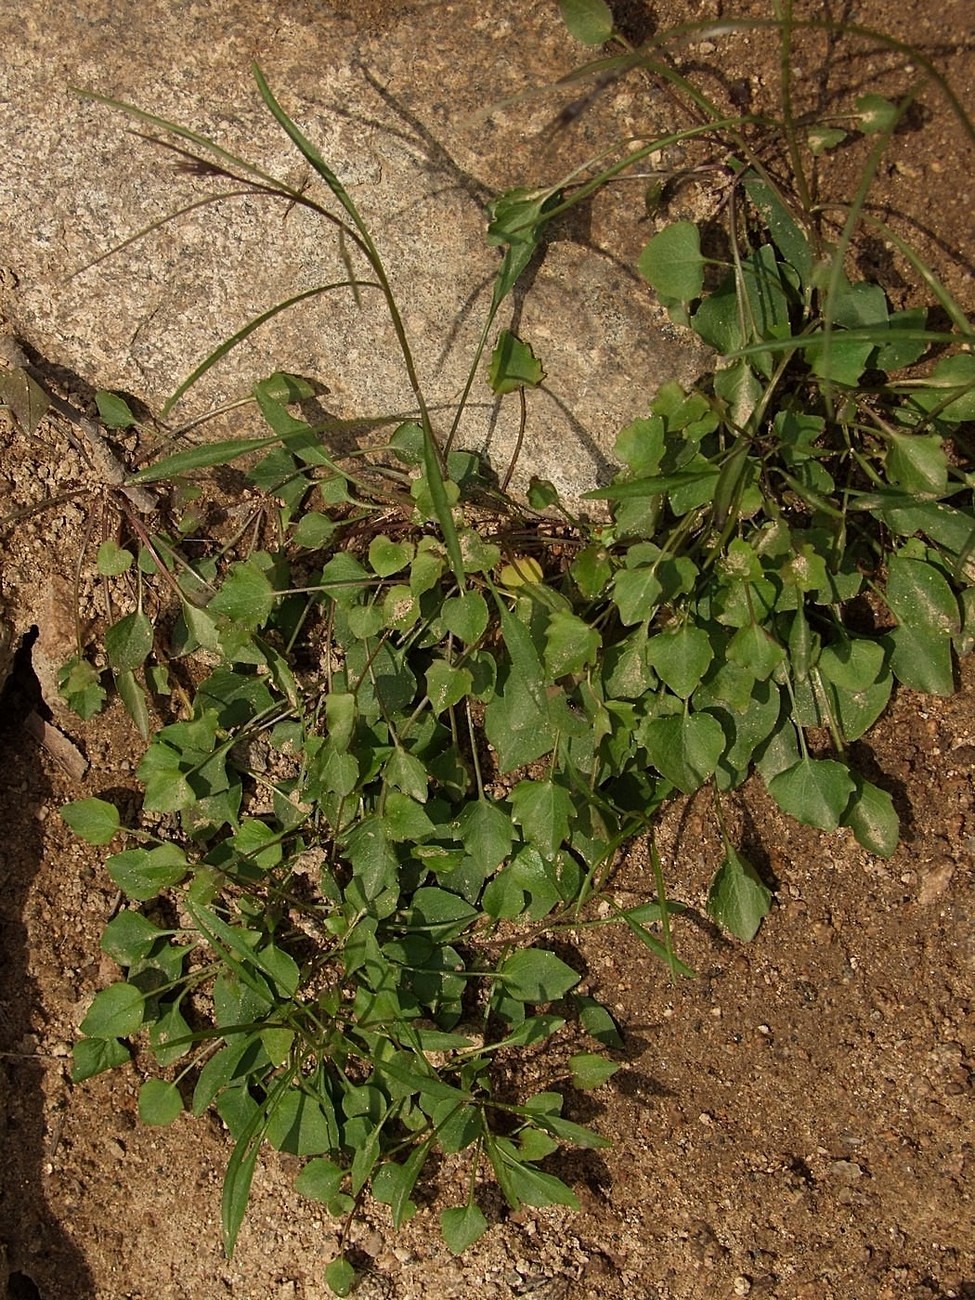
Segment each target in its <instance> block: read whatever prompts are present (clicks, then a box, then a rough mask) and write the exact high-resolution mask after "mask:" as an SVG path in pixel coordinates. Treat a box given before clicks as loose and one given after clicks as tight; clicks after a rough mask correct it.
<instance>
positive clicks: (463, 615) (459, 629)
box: [440, 591, 488, 645]
mask: <svg viewBox="0 0 975 1300" xmlns="http://www.w3.org/2000/svg"><path fill="white" fill-rule="evenodd" d="M440 617H441V619H442V620H443V625H444V627H445V628H446V629H447V631H448V632H451V633H453V635H454V636H459V637H460V639H461V640H462V641H466V642H467V644H468V645H473V644H474V642H475V641H479V640H480V639H481V637H482V636H483V635H484V630H485V628H486V627H487V625H488V607H487V603H486V602H485V600H484V597H483V596H482V595H481V593H480V592H479V591H465V592H464V594H463V595H462V596H451V597H450V598H449V599H448V600H445V601H444V603H443V606H442V607H441V610H440Z"/></svg>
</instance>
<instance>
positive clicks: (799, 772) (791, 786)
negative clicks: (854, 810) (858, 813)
mask: <svg viewBox="0 0 975 1300" xmlns="http://www.w3.org/2000/svg"><path fill="white" fill-rule="evenodd" d="M854 785H855V783H854V780H853V778H852V777H851V776H850V772H849V769H848V768H847V766H846V764H845V763H837V762H836V761H835V760H834V759H830V758H822V759H816V758H802V759H800V760H799V762H798V763H796V764H794V766H792V767H790V768H787V769H786V770H785V771H784V772H780V773H779V774H778V775H777V776H774V777H773V778H772V779H771V781H769V783H768V790H769V794H770V795H771V796H772V798H773V799H774V800H775V802H776V803H777V804H778V805H779V807H780V808H781V809H782V811H783V812H786V813H788V814H789V815H790V816H791V817H794V818H795V819H796V821H798V822H802V823H803V825H804V826H816V827H818V828H819V829H820V830H822V831H835V830H836V828H837V826H839V825H840V823H841V821H842V819H843V814H844V813H845V811H846V807H847V804H848V803H849V801H850V795H851V794H852V793H853V790H854Z"/></svg>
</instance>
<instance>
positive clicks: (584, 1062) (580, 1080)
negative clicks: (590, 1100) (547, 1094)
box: [569, 1052, 620, 1092]
mask: <svg viewBox="0 0 975 1300" xmlns="http://www.w3.org/2000/svg"><path fill="white" fill-rule="evenodd" d="M619 1068H620V1067H619V1066H618V1065H615V1064H614V1063H613V1062H612V1061H610V1060H607V1058H606V1057H605V1056H600V1055H599V1053H598V1052H577V1053H576V1055H575V1056H570V1057H569V1071H570V1073H571V1075H572V1086H573V1088H580V1089H582V1090H583V1091H586V1092H588V1091H590V1090H591V1089H593V1088H598V1087H599V1086H600V1085H601V1084H604V1083H605V1082H606V1080H607V1079H611V1078H612V1077H613V1075H614V1074H615V1073H616V1071H617V1070H618V1069H619Z"/></svg>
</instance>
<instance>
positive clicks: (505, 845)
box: [452, 799, 515, 876]
mask: <svg viewBox="0 0 975 1300" xmlns="http://www.w3.org/2000/svg"><path fill="white" fill-rule="evenodd" d="M452 830H453V831H454V833H455V835H456V836H457V838H458V839H460V841H461V842H462V843H463V845H464V847H465V848H466V849H467V852H468V853H469V854H470V856H471V857H472V858H473V859H474V862H475V863H476V864H477V868H478V870H479V871H480V872H481V873H482V874H483V875H484V876H489V875H490V874H491V872H492V871H494V870H495V869H496V868H497V867H499V866H500V865H501V863H502V862H504V860H505V859H506V858H507V856H508V854H509V853H510V852H511V846H512V844H513V843H514V838H515V833H514V828H513V827H512V824H511V818H510V817H509V816H507V815H506V814H505V813H504V812H503V811H502V810H501V808H499V807H498V806H497V804H492V803H488V801H487V800H486V799H478V800H477V801H476V802H471V803H468V804H467V805H466V806H465V808H464V810H463V812H462V813H461V814H460V816H459V817H458V818H457V820H456V822H454V824H453V826H452Z"/></svg>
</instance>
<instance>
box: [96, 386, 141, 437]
mask: <svg viewBox="0 0 975 1300" xmlns="http://www.w3.org/2000/svg"><path fill="white" fill-rule="evenodd" d="M95 405H96V406H97V407H98V415H99V418H100V419H101V422H102V424H104V425H105V427H106V428H107V429H128V428H129V426H130V425H133V424H135V416H134V415H133V414H132V411H131V410H130V409H129V404H128V402H127V401H126V400H125V398H124V397H119V395H118V394H117V393H110V392H109V391H108V390H107V389H105V388H100V389H99V390H98V392H97V393H96V394H95Z"/></svg>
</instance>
